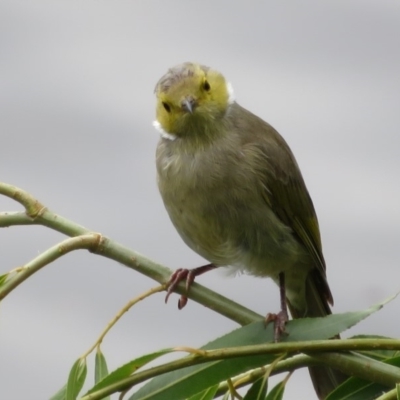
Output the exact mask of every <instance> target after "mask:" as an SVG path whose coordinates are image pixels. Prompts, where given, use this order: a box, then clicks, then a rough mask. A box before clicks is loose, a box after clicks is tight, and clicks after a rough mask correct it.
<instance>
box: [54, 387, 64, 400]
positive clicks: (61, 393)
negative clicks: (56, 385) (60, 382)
mask: <svg viewBox="0 0 400 400" xmlns="http://www.w3.org/2000/svg"><path fill="white" fill-rule="evenodd" d="M66 394H67V385H64V386H63V387H62V388H61V389H60V390H59V391H58V392H57V393H56V394H54V395H53V396H51V397H50V400H65V395H66Z"/></svg>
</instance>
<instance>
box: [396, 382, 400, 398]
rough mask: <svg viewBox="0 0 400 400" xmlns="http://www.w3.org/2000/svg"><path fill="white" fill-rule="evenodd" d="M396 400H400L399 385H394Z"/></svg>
mask: <svg viewBox="0 0 400 400" xmlns="http://www.w3.org/2000/svg"><path fill="white" fill-rule="evenodd" d="M396 392H397V400H400V384H397V385H396Z"/></svg>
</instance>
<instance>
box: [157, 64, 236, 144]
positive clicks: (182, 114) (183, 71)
mask: <svg viewBox="0 0 400 400" xmlns="http://www.w3.org/2000/svg"><path fill="white" fill-rule="evenodd" d="M155 93H156V97H157V107H156V121H155V126H156V127H157V128H159V129H160V130H161V131H163V132H164V133H165V134H166V135H165V136H166V137H168V138H170V139H174V138H176V137H179V136H186V135H191V134H196V132H201V131H209V130H210V129H211V126H212V125H217V124H218V120H220V119H221V118H222V117H223V116H224V115H225V113H226V111H227V109H228V107H229V105H230V104H232V103H233V101H234V99H233V91H232V88H231V86H230V84H229V82H227V81H226V79H225V78H224V76H223V75H222V74H221V73H219V72H218V71H215V70H213V69H211V68H209V67H206V66H204V65H200V64H194V63H189V62H187V63H184V64H181V65H177V66H176V67H173V68H170V69H169V70H168V72H167V73H166V74H165V75H164V76H163V77H162V78H161V79H160V80H159V81H158V82H157V85H156V88H155Z"/></svg>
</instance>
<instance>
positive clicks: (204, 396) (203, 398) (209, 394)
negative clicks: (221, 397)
mask: <svg viewBox="0 0 400 400" xmlns="http://www.w3.org/2000/svg"><path fill="white" fill-rule="evenodd" d="M217 390H218V385H214V386H211V387H209V388H207V389H206V390H204V391H203V392H201V393H197V394H195V395H194V396H192V397H190V398H189V399H187V400H212V399H213V398H214V395H215V393H217Z"/></svg>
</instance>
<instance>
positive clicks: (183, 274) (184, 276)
mask: <svg viewBox="0 0 400 400" xmlns="http://www.w3.org/2000/svg"><path fill="white" fill-rule="evenodd" d="M214 268H217V267H216V266H215V265H214V264H207V265H203V266H202V267H198V268H194V269H186V268H179V269H177V270H176V271H175V272H174V273H173V274H172V275H171V277H170V278H169V280H168V282H167V294H166V296H165V302H166V303H167V301H168V298H169V296H170V294H171V293H172V292H174V291H175V289H176V287H177V286H178V285H179V283H180V282H182V281H183V280H186V284H185V288H186V292H189V290H190V286H192V283H193V282H194V279H195V277H196V276H197V275H201V274H204V272H207V271H210V270H211V269H214ZM187 302H188V298H187V296H186V295H184V294H182V295H181V297H180V299H179V301H178V308H179V310H181V309H182V308H183V307H185V305H186V304H187Z"/></svg>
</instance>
